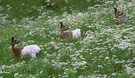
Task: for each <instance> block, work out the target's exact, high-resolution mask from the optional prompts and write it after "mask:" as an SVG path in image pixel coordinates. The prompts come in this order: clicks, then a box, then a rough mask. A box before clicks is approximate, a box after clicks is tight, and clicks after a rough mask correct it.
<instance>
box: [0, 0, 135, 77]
mask: <svg viewBox="0 0 135 78" xmlns="http://www.w3.org/2000/svg"><path fill="white" fill-rule="evenodd" d="M66 1H68V0H66ZM87 1H89V0H87ZM134 3H135V1H134V0H132V1H122V0H119V1H116V3H114V2H113V1H106V2H105V3H104V4H96V5H94V6H89V7H88V8H87V11H85V12H78V11H73V12H72V13H68V12H66V11H65V12H63V13H60V14H55V12H54V11H52V10H48V11H45V12H43V13H42V14H41V15H40V16H38V18H36V19H35V20H29V18H23V19H22V20H21V21H20V22H19V23H16V20H13V23H12V22H11V21H8V20H4V18H6V16H2V15H1V18H3V19H2V20H0V21H1V24H0V33H1V34H0V59H1V60H0V78H134V77H135V26H134V25H135V23H134V15H135V12H134V11H135V4H134ZM115 6H117V8H118V9H120V10H121V11H123V12H124V14H125V15H127V16H129V20H128V21H127V22H126V23H124V24H121V25H116V24H115V21H114V10H113V7H115ZM70 10H71V11H72V8H70ZM60 21H63V22H64V24H65V25H66V26H68V27H69V30H68V31H72V30H74V29H77V28H80V29H82V30H83V31H84V32H85V33H84V35H83V37H82V38H81V39H71V40H70V42H69V43H66V42H64V41H61V40H60V24H59V22H60ZM12 35H14V36H15V37H16V38H17V39H19V40H20V41H21V42H20V44H18V45H17V46H16V47H24V46H26V45H31V44H37V45H38V46H40V48H41V51H40V53H39V54H38V55H37V57H36V58H34V59H32V58H31V57H30V56H29V55H28V56H26V57H24V58H15V57H14V56H13V55H12V53H11V51H10V46H11V37H12Z"/></svg>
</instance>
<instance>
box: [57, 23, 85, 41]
mask: <svg viewBox="0 0 135 78" xmlns="http://www.w3.org/2000/svg"><path fill="white" fill-rule="evenodd" d="M68 29H69V28H68V27H67V26H64V24H63V21H61V22H60V39H63V40H66V42H69V41H70V39H71V38H79V37H80V36H81V35H83V31H82V30H81V29H75V30H73V31H71V32H65V31H67V30H68Z"/></svg>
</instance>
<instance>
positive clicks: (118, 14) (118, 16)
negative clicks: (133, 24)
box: [113, 8, 128, 25]
mask: <svg viewBox="0 0 135 78" xmlns="http://www.w3.org/2000/svg"><path fill="white" fill-rule="evenodd" d="M113 9H114V14H115V22H116V25H119V24H123V23H125V22H126V21H127V20H128V16H122V15H123V14H124V13H123V12H121V11H119V10H118V9H117V8H113Z"/></svg>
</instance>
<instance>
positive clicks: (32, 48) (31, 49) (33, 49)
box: [11, 36, 40, 58]
mask: <svg viewBox="0 0 135 78" xmlns="http://www.w3.org/2000/svg"><path fill="white" fill-rule="evenodd" d="M19 43H20V40H16V39H15V38H14V36H12V37H11V49H12V53H13V55H15V57H18V56H21V58H23V57H24V56H25V55H27V54H29V55H31V57H32V58H35V57H36V54H37V53H39V51H40V47H39V46H37V45H28V46H25V47H23V48H15V45H16V44H19Z"/></svg>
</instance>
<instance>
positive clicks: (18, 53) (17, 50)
mask: <svg viewBox="0 0 135 78" xmlns="http://www.w3.org/2000/svg"><path fill="white" fill-rule="evenodd" d="M22 49H23V48H15V45H12V53H13V54H14V55H15V56H20V55H21V50H22Z"/></svg>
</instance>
